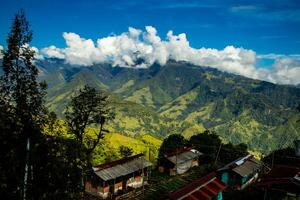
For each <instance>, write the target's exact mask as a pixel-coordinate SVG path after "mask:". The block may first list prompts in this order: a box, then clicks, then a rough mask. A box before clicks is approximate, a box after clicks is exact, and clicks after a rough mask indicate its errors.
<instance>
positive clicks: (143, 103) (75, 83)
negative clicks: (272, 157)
mask: <svg viewBox="0 0 300 200" xmlns="http://www.w3.org/2000/svg"><path fill="white" fill-rule="evenodd" d="M39 67H40V69H41V71H42V74H41V76H40V78H41V79H43V80H46V81H47V82H48V85H49V89H48V96H47V105H48V107H49V108H50V109H51V110H53V111H55V112H56V113H57V114H58V116H60V117H62V118H63V116H64V115H63V111H64V108H65V105H66V103H67V102H68V100H69V99H70V97H71V96H72V94H73V93H74V92H75V91H77V90H78V89H79V88H81V87H83V86H84V85H85V84H89V85H92V86H94V87H96V88H98V89H101V90H103V91H105V92H107V93H109V94H110V95H111V101H112V104H113V108H114V109H115V112H116V118H115V120H113V121H112V122H111V123H110V125H109V126H110V128H111V129H112V130H114V131H115V132H118V133H122V134H123V135H126V136H130V137H137V136H139V135H145V134H147V135H153V136H156V137H158V138H164V137H165V136H166V135H169V134H172V133H180V134H183V135H184V136H185V137H187V138H188V137H190V136H192V135H193V134H196V133H199V132H202V131H203V130H205V129H212V130H215V131H216V132H217V133H218V134H219V135H220V136H221V137H222V139H224V140H225V141H226V140H227V141H230V142H232V143H234V144H237V143H240V142H244V143H246V144H247V145H248V147H249V148H250V149H251V150H258V151H260V152H262V153H267V152H269V151H270V150H272V149H275V148H278V147H279V146H288V145H290V144H291V141H292V140H293V139H295V138H297V137H300V127H299V119H300V115H299V111H298V110H297V109H296V107H297V106H299V105H300V89H299V88H296V87H294V86H283V85H275V84H272V83H268V82H264V81H259V80H253V79H249V78H245V77H242V76H237V75H233V74H228V73H224V72H220V71H218V70H216V69H212V68H208V67H199V66H194V65H191V64H188V63H185V62H173V61H170V62H169V63H168V64H166V65H165V66H163V67H161V66H158V65H154V66H152V67H150V68H149V69H132V68H119V67H111V66H109V65H95V66H90V67H80V66H70V65H68V64H65V63H64V62H62V61H59V60H51V62H50V61H43V62H41V63H39Z"/></svg>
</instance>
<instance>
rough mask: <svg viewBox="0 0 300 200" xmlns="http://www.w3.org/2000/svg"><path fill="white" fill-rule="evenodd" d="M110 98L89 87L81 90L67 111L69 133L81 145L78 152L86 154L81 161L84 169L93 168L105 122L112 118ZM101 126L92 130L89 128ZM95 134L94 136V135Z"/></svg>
mask: <svg viewBox="0 0 300 200" xmlns="http://www.w3.org/2000/svg"><path fill="white" fill-rule="evenodd" d="M108 104H109V102H108V96H105V95H103V94H101V93H98V92H97V91H96V89H95V88H92V87H90V86H88V85H86V86H84V88H83V89H81V90H79V94H78V95H76V96H74V97H73V98H72V100H71V102H70V104H69V106H68V108H67V111H66V122H67V127H68V133H69V134H72V135H74V136H75V138H76V141H77V142H78V144H79V145H80V149H78V152H84V153H83V157H81V161H82V162H83V163H84V166H85V167H84V169H87V168H89V167H91V156H92V153H93V151H94V149H95V148H96V146H97V145H98V144H99V142H100V140H101V139H103V137H104V135H103V133H104V132H108V131H107V130H105V129H104V125H105V122H106V121H107V120H110V119H111V118H112V116H113V115H112V113H111V109H110V107H109V105H108ZM91 126H94V127H96V126H99V127H98V128H94V129H90V131H89V133H88V132H87V129H88V127H91ZM92 133H93V134H92Z"/></svg>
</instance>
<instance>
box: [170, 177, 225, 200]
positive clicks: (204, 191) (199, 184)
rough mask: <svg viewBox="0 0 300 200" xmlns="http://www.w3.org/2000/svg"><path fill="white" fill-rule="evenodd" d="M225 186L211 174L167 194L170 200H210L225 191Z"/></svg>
mask: <svg viewBox="0 0 300 200" xmlns="http://www.w3.org/2000/svg"><path fill="white" fill-rule="evenodd" d="M225 188H226V185H225V184H224V183H222V182H221V181H220V180H219V179H218V178H217V177H216V173H215V172H212V173H210V174H208V175H206V176H204V177H203V178H201V179H198V180H196V181H194V182H192V183H190V184H188V185H186V186H184V187H183V188H180V189H178V190H176V191H174V192H172V193H170V194H169V198H170V199H172V200H175V199H176V200H181V199H184V200H189V199H193V200H206V199H207V200H210V199H212V198H213V197H216V196H217V195H218V193H219V192H221V191H223V190H225Z"/></svg>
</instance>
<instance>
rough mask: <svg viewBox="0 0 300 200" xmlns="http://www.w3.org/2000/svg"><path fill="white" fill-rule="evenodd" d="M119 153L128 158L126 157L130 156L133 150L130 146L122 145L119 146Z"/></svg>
mask: <svg viewBox="0 0 300 200" xmlns="http://www.w3.org/2000/svg"><path fill="white" fill-rule="evenodd" d="M119 153H120V155H121V157H122V158H126V157H129V156H131V155H132V153H133V150H132V148H130V147H127V146H124V145H122V146H120V147H119Z"/></svg>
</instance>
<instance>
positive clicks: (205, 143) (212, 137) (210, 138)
mask: <svg viewBox="0 0 300 200" xmlns="http://www.w3.org/2000/svg"><path fill="white" fill-rule="evenodd" d="M188 143H189V144H190V145H192V146H194V147H195V148H196V149H197V150H198V151H200V152H202V153H204V154H205V155H206V156H208V158H209V159H210V160H211V161H212V160H215V158H216V156H217V152H218V149H219V147H220V145H221V143H222V141H221V139H220V138H219V136H218V135H217V134H216V133H215V132H212V131H209V130H205V131H204V132H203V133H199V134H197V135H193V136H192V137H191V138H190V140H189V142H188Z"/></svg>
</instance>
